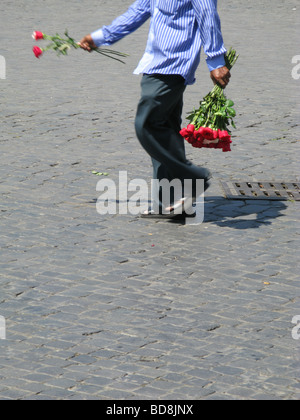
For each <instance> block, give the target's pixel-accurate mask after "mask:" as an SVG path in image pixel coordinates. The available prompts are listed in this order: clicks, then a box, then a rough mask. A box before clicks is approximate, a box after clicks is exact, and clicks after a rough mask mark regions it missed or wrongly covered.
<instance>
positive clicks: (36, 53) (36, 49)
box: [32, 46, 43, 58]
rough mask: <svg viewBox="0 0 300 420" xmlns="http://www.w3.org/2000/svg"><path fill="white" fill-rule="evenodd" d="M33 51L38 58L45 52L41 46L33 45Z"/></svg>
mask: <svg viewBox="0 0 300 420" xmlns="http://www.w3.org/2000/svg"><path fill="white" fill-rule="evenodd" d="M32 51H33V53H34V55H35V56H36V58H40V56H41V55H42V54H43V50H42V49H41V48H40V47H37V46H35V47H33V48H32Z"/></svg>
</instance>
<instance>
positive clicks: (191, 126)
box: [186, 124, 195, 134]
mask: <svg viewBox="0 0 300 420" xmlns="http://www.w3.org/2000/svg"><path fill="white" fill-rule="evenodd" d="M186 129H187V131H188V132H189V133H190V134H193V133H194V131H195V126H194V125H193V124H189V125H188V126H187V127H186Z"/></svg>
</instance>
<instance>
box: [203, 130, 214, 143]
mask: <svg viewBox="0 0 300 420" xmlns="http://www.w3.org/2000/svg"><path fill="white" fill-rule="evenodd" d="M202 135H203V137H204V138H205V139H206V140H214V130H212V129H211V128H210V127H204V128H203V130H202Z"/></svg>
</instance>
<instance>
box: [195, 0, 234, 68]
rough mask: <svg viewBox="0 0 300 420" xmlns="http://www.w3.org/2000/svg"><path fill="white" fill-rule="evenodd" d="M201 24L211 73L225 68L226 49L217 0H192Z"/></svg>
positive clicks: (202, 37) (200, 27)
mask: <svg viewBox="0 0 300 420" xmlns="http://www.w3.org/2000/svg"><path fill="white" fill-rule="evenodd" d="M191 1H192V5H193V8H194V10H195V14H196V18H197V21H198V24H199V29H200V34H201V40H202V44H203V49H204V52H205V54H206V55H207V59H206V62H207V66H208V68H209V70H210V71H212V70H215V69H217V68H220V67H223V66H225V58H224V54H225V53H226V48H225V46H224V42H223V36H222V32H221V21H220V17H219V14H218V11H217V0H191Z"/></svg>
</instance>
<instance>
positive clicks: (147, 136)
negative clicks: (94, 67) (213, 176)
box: [135, 75, 210, 188]
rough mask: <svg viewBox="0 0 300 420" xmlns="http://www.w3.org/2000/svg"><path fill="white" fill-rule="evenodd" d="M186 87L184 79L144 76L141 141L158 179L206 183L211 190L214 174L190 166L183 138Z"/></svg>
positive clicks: (139, 122) (138, 117)
mask: <svg viewBox="0 0 300 420" xmlns="http://www.w3.org/2000/svg"><path fill="white" fill-rule="evenodd" d="M184 91H185V84H184V80H183V78H181V77H180V76H174V75H172V76H171V75H170V76H165V75H144V76H143V79H142V97H141V100H140V102H139V105H138V110H137V115H136V124H135V125H136V133H137V137H138V139H139V141H140V143H141V145H142V146H143V148H144V149H145V150H146V151H147V153H148V154H149V155H150V156H151V158H152V160H153V163H154V174H155V175H156V176H157V179H158V180H160V179H162V178H161V177H162V176H163V177H164V178H166V179H168V180H174V179H179V180H180V181H181V182H182V185H184V180H193V182H195V181H196V180H197V179H203V180H204V181H205V188H206V187H207V186H208V179H209V178H210V172H209V171H208V170H207V169H205V168H201V167H198V166H195V165H193V164H192V163H191V162H189V161H188V160H187V158H186V155H185V146H184V140H183V138H182V136H181V135H180V134H179V131H180V126H181V113H182V104H183V93H184Z"/></svg>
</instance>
